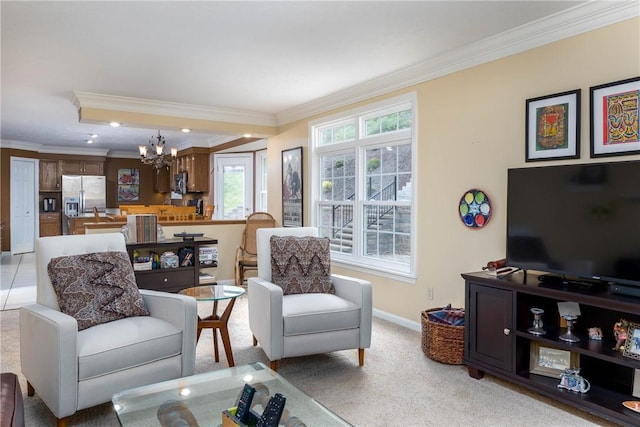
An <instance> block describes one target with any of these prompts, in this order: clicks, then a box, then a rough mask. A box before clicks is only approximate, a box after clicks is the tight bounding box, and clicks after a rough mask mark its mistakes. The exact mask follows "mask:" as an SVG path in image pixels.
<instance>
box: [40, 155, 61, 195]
mask: <svg viewBox="0 0 640 427" xmlns="http://www.w3.org/2000/svg"><path fill="white" fill-rule="evenodd" d="M61 175H62V174H61V173H60V161H59V160H48V159H41V160H40V191H62V182H61V178H60V176H61Z"/></svg>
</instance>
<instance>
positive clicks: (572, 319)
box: [558, 314, 580, 342]
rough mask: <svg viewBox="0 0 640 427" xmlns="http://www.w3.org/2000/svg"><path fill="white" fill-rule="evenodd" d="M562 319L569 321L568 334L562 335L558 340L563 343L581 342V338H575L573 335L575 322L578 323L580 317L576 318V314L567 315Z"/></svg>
mask: <svg viewBox="0 0 640 427" xmlns="http://www.w3.org/2000/svg"><path fill="white" fill-rule="evenodd" d="M562 317H563V318H564V320H566V321H567V332H566V333H564V334H562V335H560V336H559V337H558V338H559V339H561V340H562V341H566V342H578V341H580V338H578V337H577V336H575V335H574V334H573V331H572V328H573V322H575V321H576V319H577V318H578V316H576V315H575V314H565V315H563V316H562Z"/></svg>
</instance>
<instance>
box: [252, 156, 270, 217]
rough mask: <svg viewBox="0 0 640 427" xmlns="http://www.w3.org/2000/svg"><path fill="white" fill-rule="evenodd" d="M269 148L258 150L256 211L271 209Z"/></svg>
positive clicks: (256, 159)
mask: <svg viewBox="0 0 640 427" xmlns="http://www.w3.org/2000/svg"><path fill="white" fill-rule="evenodd" d="M267 159H268V158H267V150H260V151H256V157H255V162H256V174H255V175H256V192H255V193H256V201H255V210H256V212H266V211H268V210H269V205H268V203H267V201H268V193H267V191H268V182H267V180H268V174H269V167H268V164H267V161H268V160H267Z"/></svg>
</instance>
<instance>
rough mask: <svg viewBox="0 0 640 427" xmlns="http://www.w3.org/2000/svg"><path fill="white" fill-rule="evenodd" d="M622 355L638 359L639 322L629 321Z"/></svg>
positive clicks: (639, 353) (639, 344) (639, 341)
mask: <svg viewBox="0 0 640 427" xmlns="http://www.w3.org/2000/svg"><path fill="white" fill-rule="evenodd" d="M622 355H623V356H626V357H631V358H632V359H638V360H640V323H633V322H630V323H629V329H628V330H627V339H626V341H625V342H624V349H623V351H622Z"/></svg>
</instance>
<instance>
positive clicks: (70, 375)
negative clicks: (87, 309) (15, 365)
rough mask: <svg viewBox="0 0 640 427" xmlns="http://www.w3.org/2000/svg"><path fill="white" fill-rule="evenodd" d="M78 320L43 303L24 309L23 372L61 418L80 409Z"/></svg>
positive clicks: (21, 330) (22, 319)
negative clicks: (78, 401) (78, 403)
mask: <svg viewBox="0 0 640 427" xmlns="http://www.w3.org/2000/svg"><path fill="white" fill-rule="evenodd" d="M77 342H78V323H77V321H76V319H74V318H73V317H71V316H68V315H66V314H64V313H62V312H59V311H57V310H54V309H52V308H49V307H46V306H44V305H40V304H31V305H27V306H24V307H22V308H20V360H21V368H22V373H23V374H24V376H25V377H26V378H27V380H28V381H29V383H30V384H31V385H32V386H33V387H34V388H35V389H36V391H37V392H38V395H39V396H40V397H41V398H42V400H43V401H44V402H45V403H46V405H47V406H48V407H49V409H51V411H52V412H53V414H54V415H55V416H56V417H57V418H64V417H66V416H69V415H71V414H73V413H75V412H76V407H77V406H78V405H77V400H78V396H77V388H78V354H77Z"/></svg>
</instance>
